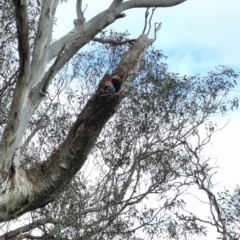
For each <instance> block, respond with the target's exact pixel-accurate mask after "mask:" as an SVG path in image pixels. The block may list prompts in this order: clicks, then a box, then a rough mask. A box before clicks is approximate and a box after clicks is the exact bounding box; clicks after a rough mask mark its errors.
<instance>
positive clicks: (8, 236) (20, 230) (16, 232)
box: [0, 218, 56, 240]
mask: <svg viewBox="0 0 240 240" xmlns="http://www.w3.org/2000/svg"><path fill="white" fill-rule="evenodd" d="M46 223H53V224H54V223H56V221H55V220H54V219H50V218H45V219H41V220H36V221H34V222H32V223H29V224H27V225H25V226H23V227H19V228H17V229H15V230H13V231H11V232H8V233H5V234H4V235H1V236H0V240H1V239H16V237H17V236H18V235H20V234H22V233H25V232H29V231H31V230H33V229H35V228H37V227H39V226H42V225H44V224H46Z"/></svg>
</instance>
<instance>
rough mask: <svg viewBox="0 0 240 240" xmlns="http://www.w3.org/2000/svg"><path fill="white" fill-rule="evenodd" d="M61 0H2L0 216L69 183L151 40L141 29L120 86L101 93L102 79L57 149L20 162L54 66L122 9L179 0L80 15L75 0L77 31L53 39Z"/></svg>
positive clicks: (118, 74) (33, 204)
mask: <svg viewBox="0 0 240 240" xmlns="http://www.w3.org/2000/svg"><path fill="white" fill-rule="evenodd" d="M60 2H61V1H59V0H53V1H49V0H43V1H27V0H21V1H17V0H16V1H15V0H14V1H9V0H4V1H1V3H0V11H1V14H0V16H1V19H0V21H1V43H0V46H1V56H0V57H1V60H0V62H1V115H2V118H1V124H2V125H1V126H2V127H1V131H2V137H1V142H0V156H1V172H0V176H1V193H2V195H1V199H0V219H1V221H6V220H9V219H14V218H16V217H18V216H20V215H21V214H23V213H26V212H28V211H30V210H34V209H36V208H39V207H43V206H45V205H46V204H48V203H49V202H51V201H54V199H55V198H56V196H57V194H58V193H60V192H61V191H62V190H63V189H64V188H65V187H66V186H67V185H68V183H69V181H70V180H71V179H72V177H73V176H74V175H75V174H76V173H77V171H78V170H79V169H80V168H81V167H82V166H83V165H84V162H85V160H86V159H87V156H88V154H89V152H90V151H91V149H92V147H93V146H94V143H95V142H96V140H97V137H98V135H99V133H100V132H101V130H102V128H103V127H104V125H105V124H106V122H107V121H108V120H109V118H110V117H111V116H112V115H113V114H114V112H115V110H116V108H117V106H118V105H119V103H120V102H121V100H122V99H123V98H124V96H125V94H126V92H127V90H128V88H129V84H130V82H131V80H132V78H133V76H134V74H135V73H136V72H137V70H138V68H139V65H140V62H141V59H142V57H143V55H144V53H145V51H146V49H147V47H148V46H149V45H150V44H151V43H152V40H150V39H148V37H147V36H146V35H141V36H140V37H139V39H138V40H137V41H136V43H135V44H134V45H133V47H132V48H131V50H130V52H129V53H128V54H126V55H125V56H124V58H123V59H122V62H121V63H120V65H119V66H118V67H117V68H116V69H115V70H114V72H112V73H110V75H111V77H112V78H115V79H116V80H117V81H118V83H119V89H118V92H117V93H116V94H114V95H111V96H109V95H106V94H104V92H102V91H101V90H102V89H101V87H102V84H100V85H99V89H98V90H97V91H96V93H95V94H94V95H93V96H92V98H91V99H90V100H89V102H88V103H87V104H86V107H85V108H84V109H83V110H82V112H79V115H78V117H77V118H76V120H75V122H74V123H72V126H71V128H70V129H69V133H68V135H67V136H66V138H65V139H64V141H62V142H61V144H59V146H58V148H57V149H54V152H52V154H51V155H49V156H48V157H47V159H45V161H44V162H42V163H41V164H40V165H38V166H35V167H33V168H31V169H27V170H26V169H23V168H21V166H20V160H21V158H22V152H23V146H24V147H25V146H26V144H24V141H23V140H24V136H30V137H32V136H33V134H31V133H30V132H29V130H30V129H28V126H29V124H30V121H31V119H32V118H33V116H34V114H35V112H36V110H37V109H38V107H39V104H40V103H41V102H42V101H43V99H44V98H45V97H46V94H47V90H48V87H49V86H50V85H51V82H52V80H53V79H54V77H55V76H56V74H57V73H58V72H59V70H60V69H62V68H63V67H64V65H65V64H66V63H67V62H68V61H69V60H70V59H71V58H72V57H73V56H74V55H75V54H77V53H78V51H79V50H80V49H81V48H82V47H83V46H84V45H86V44H87V43H88V42H90V41H91V40H92V39H93V38H94V37H95V36H96V35H97V34H98V33H99V32H100V31H101V30H103V29H104V28H106V27H107V26H109V25H110V24H112V23H114V22H115V21H116V20H118V19H119V18H122V17H125V16H126V15H125V14H124V11H125V10H128V9H131V8H140V7H145V8H147V7H169V6H175V5H177V4H179V3H182V2H184V1H183V0H180V1H177V0H175V1H165V0H159V1H139V0H133V1H127V2H124V1H123V0H114V1H112V3H111V4H110V6H109V8H108V9H106V10H105V11H103V12H101V13H99V14H98V15H96V16H95V17H93V18H92V19H90V20H89V21H85V18H84V14H83V11H82V1H80V0H78V1H77V5H76V6H77V14H78V18H77V20H76V21H74V23H75V26H74V29H71V31H70V32H69V33H68V34H66V35H65V36H63V37H62V38H60V39H58V40H56V41H54V42H53V39H52V33H53V30H54V21H55V13H56V9H57V7H58V5H59V4H60ZM103 81H104V80H103ZM100 83H103V82H100ZM102 105H104V106H105V107H102ZM106 105H107V106H108V107H107V108H106ZM106 109H108V111H106ZM39 120H40V121H41V119H39ZM40 125H41V123H40ZM28 142H29V141H28ZM28 142H27V143H28ZM22 160H23V161H24V159H22Z"/></svg>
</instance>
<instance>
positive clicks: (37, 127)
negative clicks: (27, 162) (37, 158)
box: [21, 118, 46, 153]
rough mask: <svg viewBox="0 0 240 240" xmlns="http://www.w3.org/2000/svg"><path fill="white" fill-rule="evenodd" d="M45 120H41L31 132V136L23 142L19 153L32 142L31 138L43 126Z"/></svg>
mask: <svg viewBox="0 0 240 240" xmlns="http://www.w3.org/2000/svg"><path fill="white" fill-rule="evenodd" d="M45 121H46V119H44V118H42V119H41V120H40V121H39V122H38V123H37V125H36V127H35V129H34V130H33V131H32V132H31V134H30V135H29V136H28V138H27V140H26V141H25V142H24V144H23V146H22V148H21V153H22V152H23V151H24V150H25V148H26V147H27V145H28V144H29V142H30V141H31V140H32V138H33V137H34V136H35V134H36V133H37V132H38V131H39V130H40V129H41V128H42V127H43V126H44V124H45Z"/></svg>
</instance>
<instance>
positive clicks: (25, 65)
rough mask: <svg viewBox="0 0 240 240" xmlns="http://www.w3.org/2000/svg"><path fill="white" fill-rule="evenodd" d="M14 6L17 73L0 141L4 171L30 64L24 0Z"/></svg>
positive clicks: (10, 150) (16, 125)
mask: <svg viewBox="0 0 240 240" xmlns="http://www.w3.org/2000/svg"><path fill="white" fill-rule="evenodd" d="M14 6H15V19H16V25H17V35H18V53H19V71H18V72H19V73H18V77H17V83H16V87H15V90H14V95H13V100H12V104H11V110H10V113H9V120H8V123H7V125H6V127H5V129H4V133H3V136H2V139H1V143H0V153H1V154H2V156H0V158H1V159H2V161H4V162H3V164H2V166H1V168H2V169H3V170H4V171H8V170H9V168H10V165H11V164H12V163H11V161H12V156H13V154H14V151H15V149H16V147H15V145H13V142H14V141H15V139H16V135H17V132H18V126H19V121H20V118H21V112H22V108H23V102H24V97H25V94H26V83H27V81H28V74H29V64H30V51H29V32H28V31H29V29H28V13H27V3H26V0H23V1H21V2H20V1H17V0H14ZM15 143H16V142H15ZM16 144H17V143H16ZM12 146H14V147H12Z"/></svg>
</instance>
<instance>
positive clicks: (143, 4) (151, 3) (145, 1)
mask: <svg viewBox="0 0 240 240" xmlns="http://www.w3.org/2000/svg"><path fill="white" fill-rule="evenodd" d="M185 1H186V0H169V1H168V0H141V1H140V0H132V1H127V2H122V1H119V2H117V1H114V2H113V3H112V5H111V6H110V7H111V9H112V10H113V7H116V6H118V7H116V9H114V11H111V14H113V13H114V18H108V17H106V18H105V21H103V20H104V19H103V17H104V16H105V14H106V13H109V9H110V8H109V9H108V10H105V11H103V12H101V13H99V14H98V15H97V16H95V17H93V18H92V19H91V20H90V21H88V22H86V24H85V25H84V29H83V34H84V35H90V34H91V38H92V37H94V36H95V35H96V34H97V33H99V32H100V31H101V30H103V29H104V28H105V27H107V26H109V25H110V24H111V23H113V21H115V20H116V19H118V18H121V17H125V16H126V15H125V14H123V13H122V12H123V11H125V10H128V9H131V8H148V7H172V6H175V5H178V4H180V3H183V2H185ZM120 2H122V3H121V4H119V3H120ZM116 3H118V4H116ZM106 20H107V21H106ZM102 23H104V24H103V25H102ZM94 28H95V29H94ZM80 33H81V28H78V27H77V28H75V29H74V30H72V31H71V32H69V33H68V34H67V35H65V36H64V37H62V38H61V39H59V40H58V41H56V42H54V43H53V44H52V45H51V46H50V49H49V55H48V61H50V60H51V59H53V58H54V57H56V56H57V55H58V53H59V51H60V49H61V48H62V46H63V45H64V44H66V46H69V45H70V44H71V43H73V42H75V41H76V40H77V41H78V43H77V45H79V46H80V45H81V46H84V45H85V44H86V43H87V42H89V41H90V40H91V39H90V38H88V37H87V36H83V37H81V38H80V39H79V34H80ZM83 38H84V39H83ZM82 41H83V42H84V44H81V42H82Z"/></svg>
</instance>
